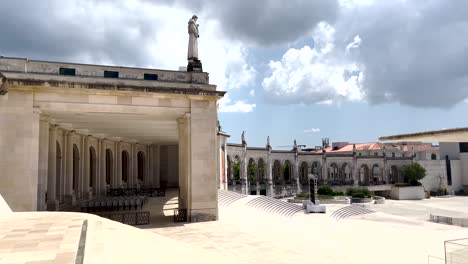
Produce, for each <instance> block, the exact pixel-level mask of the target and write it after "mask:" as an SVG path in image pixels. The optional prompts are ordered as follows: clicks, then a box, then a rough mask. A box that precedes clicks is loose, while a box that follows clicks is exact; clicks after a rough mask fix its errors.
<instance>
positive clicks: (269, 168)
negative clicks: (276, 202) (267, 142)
mask: <svg viewBox="0 0 468 264" xmlns="http://www.w3.org/2000/svg"><path fill="white" fill-rule="evenodd" d="M265 168H266V177H267V181H268V185H267V188H268V189H267V191H268V193H267V196H269V197H273V196H274V193H273V173H272V169H273V164H272V163H271V147H268V154H267V160H266V164H265Z"/></svg>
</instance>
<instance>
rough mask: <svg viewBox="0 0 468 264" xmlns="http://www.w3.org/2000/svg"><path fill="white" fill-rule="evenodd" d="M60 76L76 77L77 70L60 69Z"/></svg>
mask: <svg viewBox="0 0 468 264" xmlns="http://www.w3.org/2000/svg"><path fill="white" fill-rule="evenodd" d="M59 74H60V75H68V76H75V75H76V69H73V68H60V70H59Z"/></svg>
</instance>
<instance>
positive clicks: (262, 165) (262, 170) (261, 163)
mask: <svg viewBox="0 0 468 264" xmlns="http://www.w3.org/2000/svg"><path fill="white" fill-rule="evenodd" d="M257 167H258V179H259V180H261V181H263V180H265V161H263V159H262V158H259V159H258V165H257Z"/></svg>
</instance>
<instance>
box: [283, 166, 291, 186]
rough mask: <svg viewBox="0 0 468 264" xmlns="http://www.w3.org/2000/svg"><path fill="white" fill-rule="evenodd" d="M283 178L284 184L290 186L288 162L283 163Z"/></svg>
mask: <svg viewBox="0 0 468 264" xmlns="http://www.w3.org/2000/svg"><path fill="white" fill-rule="evenodd" d="M283 175H284V176H283V178H284V182H285V183H286V184H290V183H291V180H292V166H291V163H290V162H289V160H287V161H285V162H284V166H283Z"/></svg>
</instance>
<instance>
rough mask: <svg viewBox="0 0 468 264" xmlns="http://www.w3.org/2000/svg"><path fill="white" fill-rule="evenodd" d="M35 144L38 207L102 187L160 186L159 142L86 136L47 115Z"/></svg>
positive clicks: (64, 201) (90, 193)
mask: <svg viewBox="0 0 468 264" xmlns="http://www.w3.org/2000/svg"><path fill="white" fill-rule="evenodd" d="M39 144H40V146H39V149H40V151H39V168H40V170H39V174H40V175H39V184H38V210H58V209H59V207H60V205H61V204H70V203H71V204H74V203H76V201H77V200H79V199H89V198H92V197H93V196H94V195H103V194H105V192H106V189H107V188H125V187H139V186H150V187H159V185H160V171H159V156H160V147H161V146H160V145H154V144H153V145H144V144H138V143H133V142H123V141H119V140H111V139H107V138H104V137H96V136H93V135H86V134H83V133H79V132H76V131H74V130H68V129H65V128H62V127H60V126H58V125H55V124H50V123H49V122H47V120H41V123H40V142H39Z"/></svg>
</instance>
